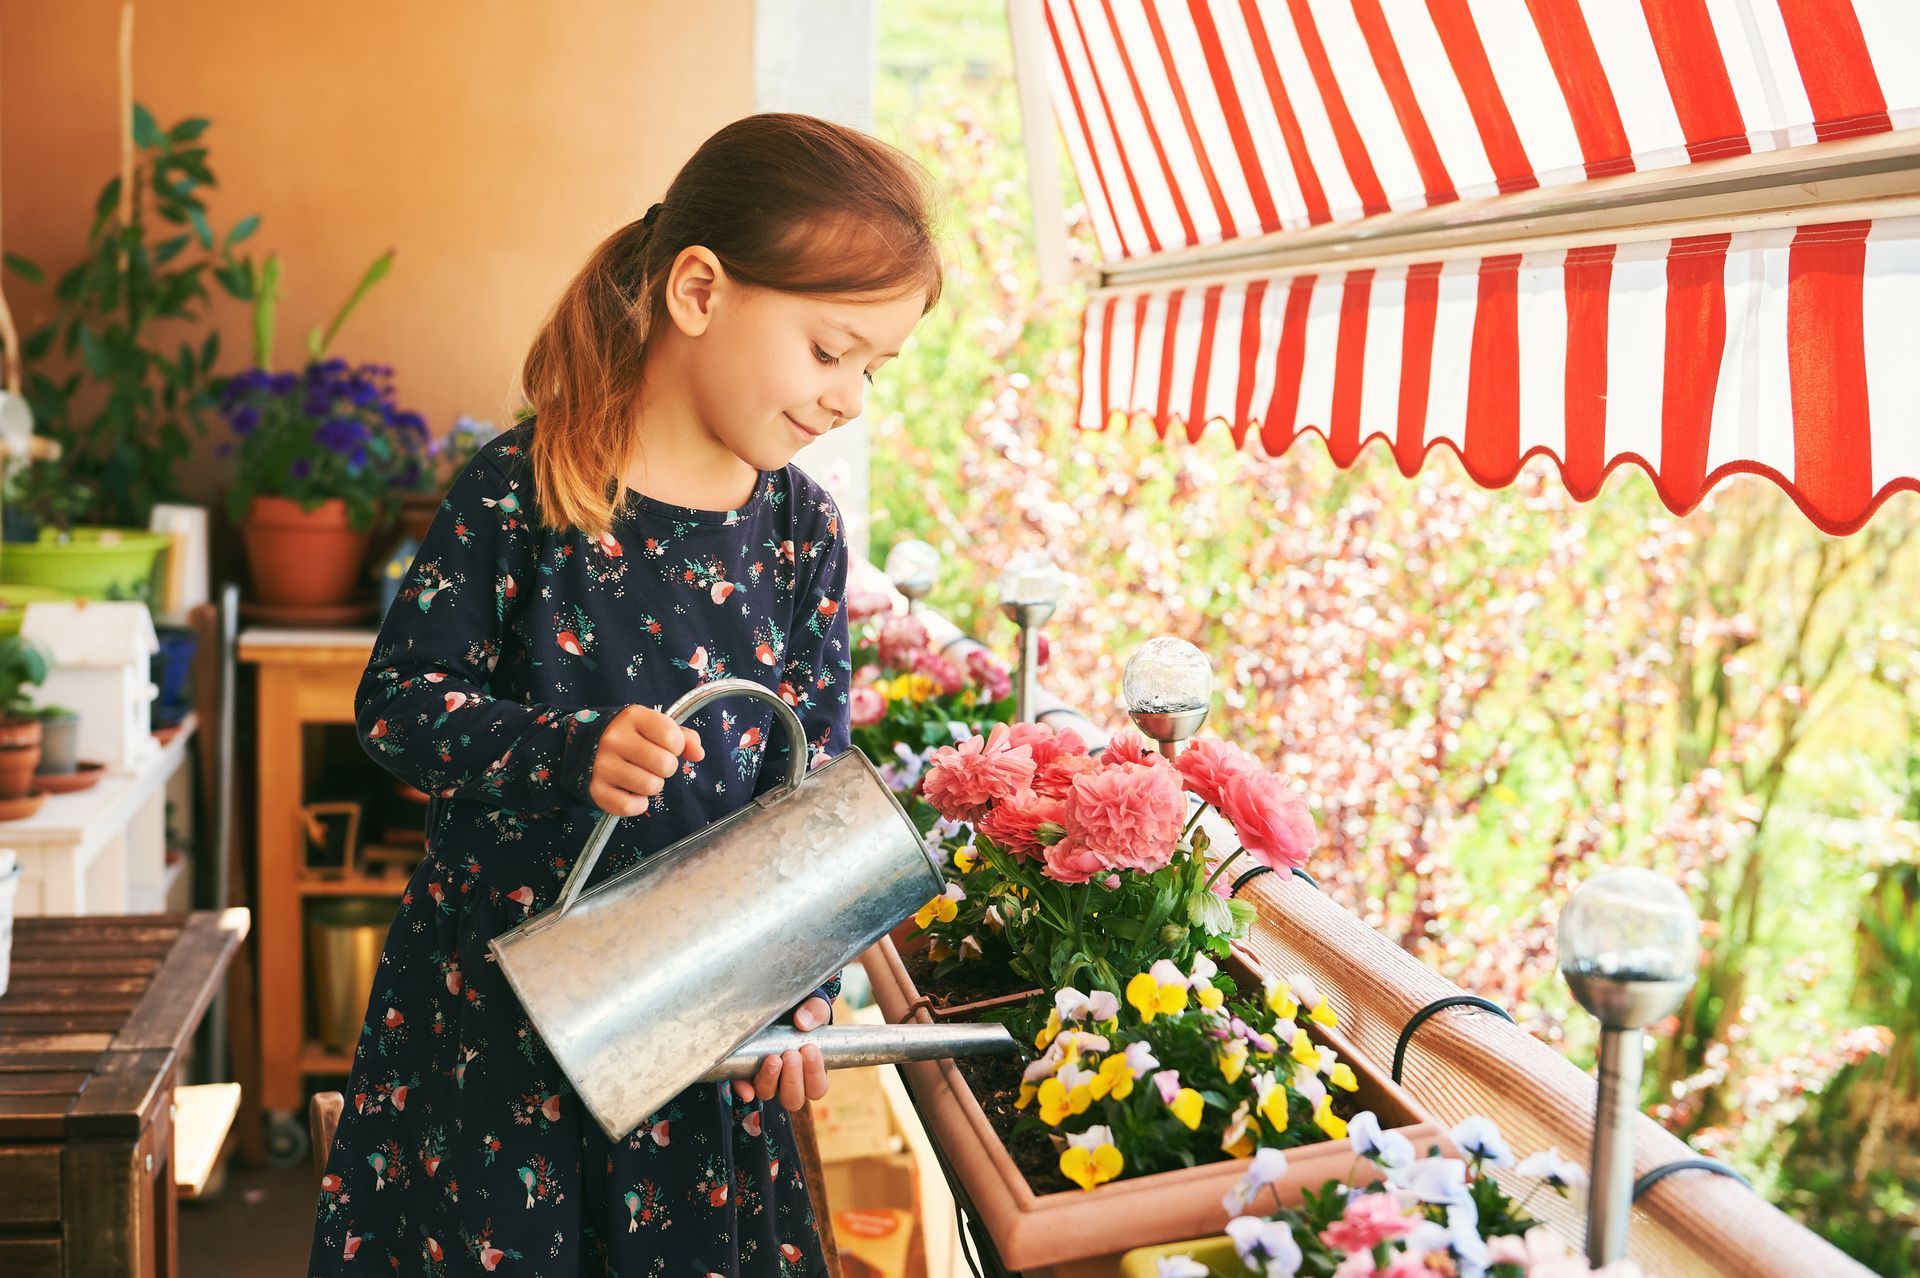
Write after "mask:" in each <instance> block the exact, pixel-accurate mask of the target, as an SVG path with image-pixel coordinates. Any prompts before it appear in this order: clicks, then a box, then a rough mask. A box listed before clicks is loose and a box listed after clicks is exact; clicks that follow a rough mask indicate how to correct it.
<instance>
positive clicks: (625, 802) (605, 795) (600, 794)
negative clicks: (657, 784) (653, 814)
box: [587, 777, 647, 817]
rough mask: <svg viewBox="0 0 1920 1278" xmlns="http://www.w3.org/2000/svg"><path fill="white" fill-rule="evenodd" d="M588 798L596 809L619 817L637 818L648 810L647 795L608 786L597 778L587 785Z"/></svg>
mask: <svg viewBox="0 0 1920 1278" xmlns="http://www.w3.org/2000/svg"><path fill="white" fill-rule="evenodd" d="M587 797H588V798H589V799H591V800H593V806H594V807H596V808H599V809H600V810H601V811H602V812H610V813H612V814H613V815H614V816H617V817H637V816H639V815H640V814H641V813H642V812H645V811H646V810H647V796H646V795H644V794H634V793H632V792H631V791H627V790H622V789H620V788H619V787H617V786H612V785H608V784H607V783H606V782H605V781H602V780H600V779H599V778H597V777H596V778H594V779H593V780H592V781H589V782H588V783H587Z"/></svg>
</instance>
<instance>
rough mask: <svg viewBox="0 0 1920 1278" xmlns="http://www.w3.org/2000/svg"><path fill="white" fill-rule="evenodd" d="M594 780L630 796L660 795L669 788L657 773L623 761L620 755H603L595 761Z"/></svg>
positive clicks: (625, 760) (629, 761) (628, 761)
mask: <svg viewBox="0 0 1920 1278" xmlns="http://www.w3.org/2000/svg"><path fill="white" fill-rule="evenodd" d="M593 779H594V780H595V781H604V782H606V783H607V784H608V785H610V786H612V787H613V788H614V789H616V790H625V791H626V792H627V793H629V794H647V795H653V794H658V793H660V792H661V791H662V790H664V789H666V788H667V783H666V782H665V781H663V780H661V779H660V775H659V774H658V773H656V772H650V771H648V770H647V769H646V768H643V767H641V766H640V765H638V764H636V763H634V762H632V761H631V760H628V759H623V758H621V757H620V756H619V755H610V754H604V753H603V754H601V755H600V757H599V758H597V759H595V760H594V764H593Z"/></svg>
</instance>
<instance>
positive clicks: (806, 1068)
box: [800, 1046, 827, 1101]
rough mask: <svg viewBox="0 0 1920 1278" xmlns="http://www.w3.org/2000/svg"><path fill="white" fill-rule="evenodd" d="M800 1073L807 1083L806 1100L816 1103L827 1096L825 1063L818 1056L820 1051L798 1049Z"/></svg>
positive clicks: (814, 1048) (805, 1048)
mask: <svg viewBox="0 0 1920 1278" xmlns="http://www.w3.org/2000/svg"><path fill="white" fill-rule="evenodd" d="M800 1061H801V1064H802V1066H803V1069H802V1073H803V1074H804V1075H805V1077H806V1082H807V1099H808V1100H810V1101H817V1100H821V1099H823V1098H824V1097H825V1096H826V1094H827V1062H826V1058H825V1057H823V1056H821V1055H820V1049H819V1048H817V1047H813V1046H807V1047H803V1048H801V1049H800Z"/></svg>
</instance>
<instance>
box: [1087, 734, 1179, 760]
mask: <svg viewBox="0 0 1920 1278" xmlns="http://www.w3.org/2000/svg"><path fill="white" fill-rule="evenodd" d="M1165 758H1166V756H1165V755H1163V754H1161V753H1160V751H1159V750H1158V749H1156V748H1155V747H1154V745H1153V743H1152V742H1151V741H1148V740H1147V739H1146V738H1145V737H1143V736H1141V735H1140V734H1139V733H1138V732H1135V731H1134V730H1133V729H1131V728H1128V729H1127V730H1126V731H1124V732H1116V733H1114V734H1113V739H1112V740H1110V741H1108V742H1107V749H1106V752H1105V753H1104V754H1102V755H1101V756H1100V762H1102V763H1104V764H1106V765H1107V766H1108V767H1113V766H1115V765H1118V764H1122V763H1156V762H1159V761H1160V760H1163V759H1165Z"/></svg>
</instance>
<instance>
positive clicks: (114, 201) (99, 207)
mask: <svg viewBox="0 0 1920 1278" xmlns="http://www.w3.org/2000/svg"><path fill="white" fill-rule="evenodd" d="M119 204H120V179H119V178H117V177H116V178H109V179H108V180H107V184H106V185H105V186H103V187H101V188H100V198H99V199H97V200H95V201H94V202H93V216H94V221H95V224H96V225H97V224H98V223H100V222H102V221H105V220H106V217H107V215H108V214H109V213H111V212H113V210H114V209H115V208H117V207H118V206H119Z"/></svg>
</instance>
